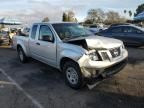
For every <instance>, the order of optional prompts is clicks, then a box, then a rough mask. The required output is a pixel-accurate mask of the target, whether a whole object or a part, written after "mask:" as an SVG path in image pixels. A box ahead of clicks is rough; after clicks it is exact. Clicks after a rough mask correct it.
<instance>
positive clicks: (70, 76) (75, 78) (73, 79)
mask: <svg viewBox="0 0 144 108" xmlns="http://www.w3.org/2000/svg"><path fill="white" fill-rule="evenodd" d="M63 72H64V76H65V81H66V83H67V84H68V85H69V86H70V87H71V88H73V89H79V88H81V87H83V86H84V81H83V77H82V74H81V70H80V68H79V65H78V64H77V63H75V62H73V61H68V62H66V63H65V64H64V67H63Z"/></svg>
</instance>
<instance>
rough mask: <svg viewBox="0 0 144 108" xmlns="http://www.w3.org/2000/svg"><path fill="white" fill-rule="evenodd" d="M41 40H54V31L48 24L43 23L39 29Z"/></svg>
mask: <svg viewBox="0 0 144 108" xmlns="http://www.w3.org/2000/svg"><path fill="white" fill-rule="evenodd" d="M39 40H41V41H48V42H53V41H54V37H53V33H52V31H51V30H50V28H49V27H48V26H47V25H41V26H40V31H39Z"/></svg>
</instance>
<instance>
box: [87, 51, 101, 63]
mask: <svg viewBox="0 0 144 108" xmlns="http://www.w3.org/2000/svg"><path fill="white" fill-rule="evenodd" d="M89 57H90V59H91V60H92V61H98V60H99V57H98V54H97V52H96V51H94V50H93V51H91V52H89Z"/></svg>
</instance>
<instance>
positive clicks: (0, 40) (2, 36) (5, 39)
mask: <svg viewBox="0 0 144 108" xmlns="http://www.w3.org/2000/svg"><path fill="white" fill-rule="evenodd" d="M9 40H10V39H9V34H8V32H6V31H2V32H1V33H0V44H1V45H2V44H6V45H9Z"/></svg>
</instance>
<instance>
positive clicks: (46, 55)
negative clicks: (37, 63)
mask: <svg viewBox="0 0 144 108" xmlns="http://www.w3.org/2000/svg"><path fill="white" fill-rule="evenodd" d="M36 46H37V50H36V53H37V55H38V56H39V58H40V59H41V60H42V61H44V62H45V63H47V64H49V65H52V66H56V40H55V38H54V34H53V32H52V31H51V29H50V27H49V26H48V25H40V27H39V33H38V39H37V42H36Z"/></svg>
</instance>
